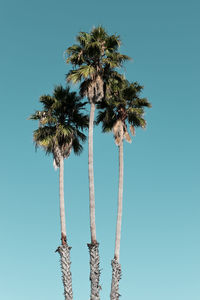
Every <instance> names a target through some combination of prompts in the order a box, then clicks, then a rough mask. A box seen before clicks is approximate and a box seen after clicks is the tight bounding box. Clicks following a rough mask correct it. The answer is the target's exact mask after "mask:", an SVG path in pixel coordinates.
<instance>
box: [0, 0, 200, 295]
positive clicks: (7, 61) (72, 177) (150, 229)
mask: <svg viewBox="0 0 200 300" xmlns="http://www.w3.org/2000/svg"><path fill="white" fill-rule="evenodd" d="M199 11H200V2H199V1H198V0H196V1H195V0H190V1H177V0H174V1H172V0H168V1H162V0H160V1H155V0H152V1H148V0H140V1H139V0H135V1H130V0H124V1H114V0H110V1H108V0H107V1H105V0H102V1H95V0H93V1H92V0H90V1H88V0H86V1H80V0H79V1H67V0H65V1H64V0H59V1H53V0H48V1H47V0H41V1H39V0H35V1H25V0H18V1H14V0H1V1H0V36H1V48H0V49H1V55H0V86H1V88H0V99H1V118H0V122H1V127H0V128H1V147H0V154H1V155H0V157H1V167H0V176H1V188H0V199H1V200H0V228H1V249H0V253H1V255H0V266H1V267H0V282H1V288H0V298H1V299H3V300H11V299H15V300H35V299H37V300H60V299H63V295H62V293H63V287H62V282H61V274H60V266H59V257H58V254H56V253H54V251H55V250H56V248H57V246H58V245H59V243H60V223H59V194H58V172H55V171H54V169H53V167H52V158H51V157H45V155H44V153H42V151H38V152H37V153H35V151H34V146H33V141H32V131H33V130H34V129H35V128H36V124H34V122H31V121H27V117H28V116H29V115H30V114H31V113H32V112H34V110H35V109H39V104H38V99H39V96H40V95H42V94H45V93H51V92H52V90H53V87H54V85H56V84H60V83H62V84H64V83H65V74H66V73H67V72H68V70H69V67H68V66H67V65H66V64H65V62H64V59H63V52H64V50H65V49H66V48H67V47H68V46H70V45H71V44H72V43H74V41H75V36H76V35H77V33H78V32H79V31H90V30H91V28H92V26H94V25H98V24H102V25H103V26H105V28H106V29H107V30H108V32H109V33H110V34H112V33H118V34H120V36H121V39H122V41H123V46H122V48H121V51H122V52H123V53H125V54H127V55H129V56H131V57H132V58H133V62H131V63H129V64H128V65H127V66H126V74H127V75H126V76H127V78H128V79H129V80H133V81H138V82H139V83H140V84H142V85H144V94H143V95H144V96H145V97H148V99H149V100H150V101H151V102H152V105H153V107H152V109H150V110H148V111H147V113H146V118H147V121H148V127H147V130H146V131H142V130H138V131H137V134H136V137H135V138H134V141H133V143H132V144H131V145H129V144H127V145H125V170H124V171H125V179H124V211H123V224H122V225H123V228H122V241H121V260H120V261H121V264H122V270H123V276H122V280H121V286H120V292H121V294H122V298H121V299H122V300H134V299H135V300H169V299H170V300H199V299H200V284H199V281H200V255H199V253H200V234H199V229H200V217H199V215H200V204H199V200H200V187H199V179H200V176H199V175H200V162H199V153H200V141H199V129H200V125H199V110H200V102H199V94H200V92H199V79H200V55H199V53H200V40H199V36H200V18H199ZM94 159H95V163H94V167H95V190H96V221H97V239H98V241H99V242H100V255H101V269H102V277H101V282H102V292H101V299H102V300H104V299H109V292H110V279H111V266H110V260H111V259H112V257H113V251H114V237H115V221H116V204H117V184H118V161H117V159H118V155H117V147H116V146H115V144H114V142H113V138H112V135H111V134H107V135H105V134H104V135H103V134H101V131H100V129H98V128H95V133H94ZM88 198H89V197H88V175H87V144H86V145H85V151H84V153H83V154H82V155H81V156H80V157H78V158H77V157H74V156H73V155H72V156H71V157H70V158H69V159H68V160H67V161H66V162H65V201H66V214H67V232H68V237H69V244H70V245H71V246H72V251H71V258H72V272H73V274H72V276H73V288H74V299H80V300H81V299H89V280H88V278H89V264H88V261H89V254H88V249H87V246H86V244H87V243H88V242H89V241H90V234H89V209H88V206H89V204H88Z"/></svg>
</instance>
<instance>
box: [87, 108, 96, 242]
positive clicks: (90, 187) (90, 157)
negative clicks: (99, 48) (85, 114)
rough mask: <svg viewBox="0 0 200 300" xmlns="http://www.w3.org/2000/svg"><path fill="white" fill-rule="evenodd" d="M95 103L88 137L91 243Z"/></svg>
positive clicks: (92, 227)
mask: <svg viewBox="0 0 200 300" xmlns="http://www.w3.org/2000/svg"><path fill="white" fill-rule="evenodd" d="M94 111H95V104H94V103H93V102H92V103H91V108H90V122H89V139H88V168H89V193H90V232H91V243H92V244H95V243H96V224H95V196H94V169H93V127H94Z"/></svg>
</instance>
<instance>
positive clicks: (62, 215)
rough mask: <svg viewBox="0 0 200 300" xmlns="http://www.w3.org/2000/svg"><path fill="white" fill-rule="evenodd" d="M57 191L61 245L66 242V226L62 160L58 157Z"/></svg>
mask: <svg viewBox="0 0 200 300" xmlns="http://www.w3.org/2000/svg"><path fill="white" fill-rule="evenodd" d="M59 175H60V176H59V190H60V225H61V240H62V245H65V244H66V242H67V240H66V224H65V202H64V158H63V156H61V157H60V174H59Z"/></svg>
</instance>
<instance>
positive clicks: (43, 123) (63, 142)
mask: <svg viewBox="0 0 200 300" xmlns="http://www.w3.org/2000/svg"><path fill="white" fill-rule="evenodd" d="M40 103H42V105H43V110H42V111H36V112H35V113H34V114H33V115H31V116H30V119H32V120H38V121H39V128H38V129H36V130H35V131H34V133H33V139H34V142H35V145H36V148H37V147H41V148H42V149H44V150H45V152H46V154H53V158H54V166H55V167H56V168H59V169H60V173H59V186H60V221H61V241H62V242H61V246H59V247H58V249H57V251H58V252H59V254H60V256H61V269H62V275H63V284H64V295H65V300H72V299H73V292H72V279H71V271H70V264H71V262H70V249H71V247H69V246H68V243H67V234H66V224H65V207H64V182H63V181H64V159H66V158H68V157H69V155H70V152H71V150H73V151H74V153H75V154H76V155H79V154H80V153H81V151H82V149H83V147H82V145H81V143H82V142H84V141H85V140H86V136H85V135H84V133H83V132H82V131H83V130H84V129H85V128H88V117H87V116H86V115H85V114H84V113H83V112H82V110H83V109H84V106H85V103H83V102H81V98H80V97H79V96H77V95H76V93H75V92H70V88H69V87H66V88H63V87H62V86H57V87H55V89H54V92H53V96H50V95H43V96H41V97H40Z"/></svg>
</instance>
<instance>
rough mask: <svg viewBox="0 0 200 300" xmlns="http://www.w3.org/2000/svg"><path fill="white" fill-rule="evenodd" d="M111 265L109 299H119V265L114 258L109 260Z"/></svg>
mask: <svg viewBox="0 0 200 300" xmlns="http://www.w3.org/2000/svg"><path fill="white" fill-rule="evenodd" d="M111 265H112V283H111V293H110V299H111V300H119V296H121V295H120V294H119V281H120V279H121V265H120V264H119V262H118V261H117V260H116V259H113V260H112V262H111Z"/></svg>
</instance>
